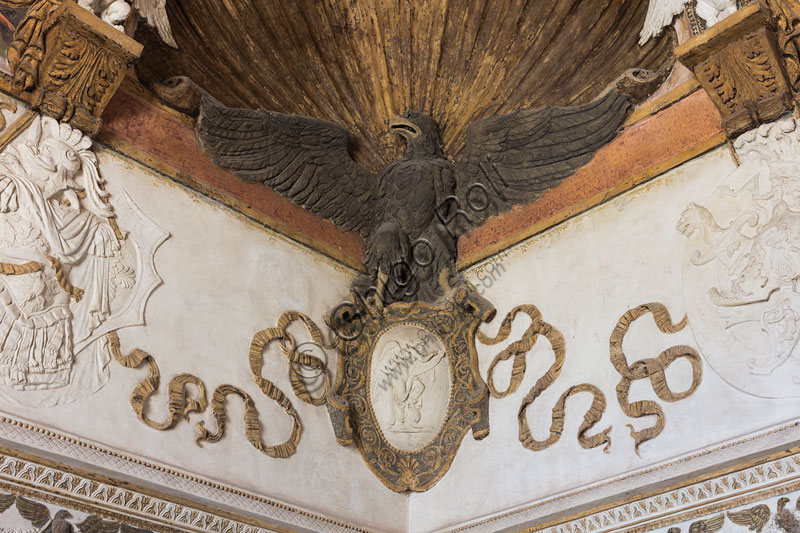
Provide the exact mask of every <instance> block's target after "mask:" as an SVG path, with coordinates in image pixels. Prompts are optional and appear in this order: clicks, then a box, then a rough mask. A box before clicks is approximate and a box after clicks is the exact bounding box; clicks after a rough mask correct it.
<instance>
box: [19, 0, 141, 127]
mask: <svg viewBox="0 0 800 533" xmlns="http://www.w3.org/2000/svg"><path fill="white" fill-rule="evenodd" d="M141 51H142V45H141V44H139V43H138V42H136V41H135V40H133V39H132V38H130V37H128V36H127V35H125V34H123V33H122V32H119V31H117V30H116V29H114V28H113V27H112V26H110V25H109V24H106V23H105V22H103V21H102V20H100V19H99V18H97V17H96V16H94V15H93V14H92V13H90V12H88V11H86V10H85V9H83V8H81V7H80V6H79V5H78V4H76V3H75V2H73V1H71V0H68V1H64V2H60V1H55V0H43V1H41V2H38V3H36V4H35V5H33V6H32V7H31V8H30V9H29V11H28V15H27V17H26V18H25V20H23V22H22V23H21V24H20V25H19V27H18V30H17V34H16V35H15V40H14V43H12V46H11V49H10V50H9V63H10V65H11V67H12V69H13V71H14V87H15V91H16V92H17V95H18V96H19V97H21V98H23V99H24V100H27V101H28V102H30V104H31V106H32V108H34V109H36V110H38V111H40V112H41V113H43V114H45V115H47V116H50V117H53V118H55V119H57V120H59V121H61V122H69V123H70V124H71V125H72V126H74V127H76V128H78V129H80V130H82V131H83V132H85V133H88V134H89V135H94V134H95V133H97V131H98V130H99V129H100V123H101V121H100V116H101V114H102V113H103V110H104V109H105V108H106V106H107V105H108V102H109V101H110V100H111V97H112V96H113V95H114V93H115V92H116V90H117V89H118V88H119V86H120V84H121V83H122V80H123V79H124V78H125V73H126V71H127V68H128V66H130V65H131V64H132V63H133V62H134V61H135V60H136V59H137V58H138V57H139V55H140V54H141Z"/></svg>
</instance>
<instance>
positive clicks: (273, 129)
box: [197, 98, 378, 238]
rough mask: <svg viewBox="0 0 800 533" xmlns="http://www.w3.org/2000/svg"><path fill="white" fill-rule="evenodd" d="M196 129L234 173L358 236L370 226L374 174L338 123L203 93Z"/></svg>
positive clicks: (208, 148) (374, 199) (222, 164)
mask: <svg viewBox="0 0 800 533" xmlns="http://www.w3.org/2000/svg"><path fill="white" fill-rule="evenodd" d="M197 130H198V137H199V138H200V143H201V145H202V147H203V149H204V150H205V151H206V152H208V153H209V154H210V155H211V157H212V159H213V160H214V162H215V163H216V164H217V165H218V166H220V167H222V168H226V169H229V170H232V171H233V172H234V174H236V175H237V176H238V177H239V178H241V179H243V180H246V181H259V182H262V183H264V185H267V186H269V187H271V188H273V189H275V191H276V192H278V193H280V194H281V195H283V196H288V197H289V198H290V199H291V200H292V201H293V202H294V203H296V204H299V205H302V206H304V207H305V208H307V209H310V210H311V211H313V212H314V213H316V214H317V215H319V216H321V217H324V218H327V219H330V220H332V221H333V222H334V223H335V224H337V225H339V226H340V227H342V228H343V229H345V230H349V231H357V232H359V233H360V234H361V236H362V237H365V238H366V237H367V236H368V235H369V233H370V231H371V230H372V229H373V225H374V218H375V217H374V214H375V208H376V204H377V197H378V193H377V186H378V179H377V177H376V176H375V175H374V174H372V173H371V172H369V171H368V170H367V169H365V168H364V167H362V166H361V165H359V164H358V163H356V162H355V161H353V159H352V158H351V157H350V154H349V152H348V144H349V140H350V136H349V135H348V133H347V130H345V129H344V128H343V127H341V126H339V125H338V124H334V123H332V122H328V121H325V120H321V119H316V118H308V117H300V116H296V115H284V114H282V113H275V112H272V111H262V110H255V111H254V110H249V109H232V108H228V107H225V106H223V105H221V104H220V103H218V102H215V101H214V100H212V99H210V98H205V99H204V100H203V103H202V105H201V106H200V116H199V118H198V121H197Z"/></svg>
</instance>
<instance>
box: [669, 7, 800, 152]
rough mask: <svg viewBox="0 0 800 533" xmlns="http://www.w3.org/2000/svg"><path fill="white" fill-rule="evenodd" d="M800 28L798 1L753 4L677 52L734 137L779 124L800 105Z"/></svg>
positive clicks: (726, 128)
mask: <svg viewBox="0 0 800 533" xmlns="http://www.w3.org/2000/svg"><path fill="white" fill-rule="evenodd" d="M795 28H800V3H799V2H797V0H763V1H762V2H750V3H748V4H747V5H745V6H744V7H742V8H741V9H740V10H739V11H737V12H736V13H734V14H733V15H731V16H730V17H728V18H726V19H725V20H723V21H722V22H720V23H718V24H716V25H714V26H712V27H711V28H710V29H708V30H706V31H704V32H703V33H701V34H700V35H697V36H696V37H694V38H692V39H690V40H688V41H686V42H685V43H683V44H681V45H680V46H678V47H677V48H675V55H676V56H677V57H678V59H679V60H680V62H681V63H683V64H684V65H686V66H687V67H688V68H689V69H691V70H692V71H693V72H694V74H695V76H696V77H697V79H698V81H699V82H700V84H701V85H702V86H703V88H704V89H705V90H706V92H707V93H708V95H709V96H710V97H711V100H712V101H713V102H714V104H715V105H716V106H717V108H718V109H719V111H720V113H721V114H722V127H723V129H724V131H725V133H726V134H727V135H728V137H734V136H736V135H739V134H740V133H743V132H745V131H747V130H750V129H752V128H755V127H757V126H758V125H760V124H763V123H766V122H771V121H773V120H775V119H777V118H778V117H780V116H781V115H783V114H784V113H786V112H787V111H790V110H791V109H792V105H793V102H797V101H798V96H797V95H798V90H800V84H799V83H798V81H800V76H793V75H792V74H791V73H792V72H793V71H795V70H797V64H798V63H797V56H798V53H797V45H798V42H797V38H798V36H797V35H796V34H797V32H796V30H795ZM787 73H788V75H787Z"/></svg>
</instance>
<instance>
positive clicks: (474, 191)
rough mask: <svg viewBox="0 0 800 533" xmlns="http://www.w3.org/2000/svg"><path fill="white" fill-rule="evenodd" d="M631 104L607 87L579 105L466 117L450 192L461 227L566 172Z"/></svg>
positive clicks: (598, 144)
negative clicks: (462, 220) (471, 119)
mask: <svg viewBox="0 0 800 533" xmlns="http://www.w3.org/2000/svg"><path fill="white" fill-rule="evenodd" d="M631 108H632V105H631V103H630V101H629V100H628V98H627V97H626V96H624V95H623V94H621V93H620V92H619V91H618V90H616V88H613V89H610V90H608V91H607V92H606V93H605V94H604V95H602V96H600V97H598V98H597V99H595V100H594V101H592V102H590V103H588V104H584V105H578V106H572V107H544V108H541V109H535V110H519V111H515V112H514V113H510V114H508V115H499V116H495V117H489V118H485V119H482V120H479V121H477V122H474V123H472V124H471V125H470V126H469V128H468V129H467V143H466V148H465V152H464V155H463V157H462V159H461V160H460V161H458V162H457V163H456V176H457V178H456V179H457V192H456V196H457V197H458V199H459V204H460V207H461V209H462V210H463V211H465V212H467V214H468V217H467V220H466V221H465V222H466V224H467V225H468V226H469V227H467V228H462V229H464V230H467V229H470V228H472V227H475V226H477V225H479V224H480V223H481V222H482V221H483V220H484V219H486V218H488V217H490V216H493V215H497V214H499V213H502V212H503V211H506V210H508V209H510V208H511V206H513V205H514V204H518V203H528V202H532V201H534V200H536V199H538V198H539V197H540V196H541V195H542V194H543V193H544V192H545V191H546V190H548V189H550V188H552V187H554V186H555V185H557V184H558V183H560V182H561V181H562V180H563V179H564V178H567V177H568V176H570V175H572V173H574V172H575V170H577V169H578V168H579V167H581V166H583V165H585V164H586V163H588V162H589V161H590V160H591V159H592V157H593V156H594V154H595V152H596V151H597V150H599V149H600V148H602V147H603V146H604V145H605V144H607V143H608V142H609V141H610V140H611V139H613V138H614V136H615V135H616V134H617V130H618V129H619V128H620V126H622V123H623V122H624V121H625V119H626V118H627V115H628V112H629V111H630V109H631ZM467 206H468V207H469V209H467V208H466V207H467Z"/></svg>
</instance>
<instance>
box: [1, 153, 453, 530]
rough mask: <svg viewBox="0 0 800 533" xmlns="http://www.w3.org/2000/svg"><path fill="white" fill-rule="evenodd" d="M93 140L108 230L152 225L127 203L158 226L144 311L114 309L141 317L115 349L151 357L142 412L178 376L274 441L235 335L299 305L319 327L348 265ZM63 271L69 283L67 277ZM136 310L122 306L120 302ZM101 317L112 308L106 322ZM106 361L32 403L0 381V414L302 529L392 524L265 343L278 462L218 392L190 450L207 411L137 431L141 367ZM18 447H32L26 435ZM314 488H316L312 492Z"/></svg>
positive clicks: (319, 410) (398, 507) (380, 493)
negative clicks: (295, 417) (135, 397)
mask: <svg viewBox="0 0 800 533" xmlns="http://www.w3.org/2000/svg"><path fill="white" fill-rule="evenodd" d="M95 150H96V152H97V154H98V168H99V173H100V175H101V176H102V177H103V178H104V180H105V184H104V186H105V189H106V191H107V192H108V194H109V199H110V202H111V204H110V205H111V206H112V207H113V208H114V211H115V214H116V215H117V216H116V218H117V220H118V222H119V227H120V229H121V230H122V231H123V232H127V233H126V238H128V239H132V238H134V237H138V236H140V235H143V236H144V237H151V238H152V237H153V236H154V235H155V233H150V234H147V233H141V232H136V231H135V229H136V228H135V225H134V224H132V223H131V222H132V221H134V220H135V216H134V215H136V216H138V214H139V213H146V218H147V219H149V220H152V221H153V222H152V225H153V227H154V228H164V231H166V232H169V234H170V238H169V239H167V240H166V241H165V242H164V243H163V244H162V245H161V246H160V247H158V250H157V252H155V247H151V248H147V247H146V246H142V250H145V251H146V250H151V251H153V252H155V265H156V266H157V273H158V277H159V278H161V279H162V280H163V283H162V284H161V285H159V286H158V288H157V289H156V290H155V291H153V292H152V294H151V296H150V298H149V300H148V302H147V306H146V310H144V311H143V312H142V313H141V314H140V313H134V314H129V315H128V319H129V320H128V324H138V323H141V322H139V321H138V320H139V318H144V323H145V326H144V327H126V328H123V329H121V330H119V338H120V344H121V351H122V352H123V354H128V353H129V352H131V351H132V350H134V349H135V348H141V349H143V350H145V351H146V352H147V353H149V354H152V357H153V360H154V361H155V362H156V363H157V364H158V367H159V370H160V374H161V376H162V378H161V379H162V381H161V385H160V387H159V389H158V392H156V394H154V395H153V396H152V398H150V399H149V400H148V401H147V402H146V405H145V408H144V413H145V414H146V415H147V417H149V418H150V419H152V420H156V421H158V422H160V421H161V420H163V419H164V418H165V417H166V416H167V413H166V411H167V409H166V406H167V404H168V401H167V391H166V389H167V386H168V383H169V382H170V381H171V380H172V379H174V378H175V377H176V376H180V375H182V374H185V373H191V374H193V375H196V376H197V378H198V379H199V380H201V381H202V383H204V384H205V386H206V387H207V389H208V396H209V399H210V397H211V393H212V392H213V391H214V390H215V389H216V388H217V387H219V386H222V385H228V384H230V385H233V386H236V387H239V388H240V389H241V390H243V391H245V392H246V393H247V394H249V395H250V397H251V398H253V401H254V403H255V407H256V408H257V409H258V418H259V421H260V423H261V424H262V427H261V435H262V438H263V440H264V441H265V442H266V443H267V444H276V443H279V442H281V441H283V440H284V439H285V438H286V435H287V434H289V431H290V429H291V425H290V420H287V419H288V417H287V416H286V414H285V412H284V411H283V410H282V409H281V408H279V407H278V406H277V405H276V404H275V403H274V402H272V401H271V400H270V399H269V398H267V397H265V396H264V394H263V392H262V391H261V390H259V388H258V386H257V385H256V384H255V383H254V381H253V376H252V375H251V372H250V368H249V365H248V346H249V343H250V341H251V339H252V338H253V335H254V334H255V333H256V332H258V331H260V330H262V329H264V328H267V327H270V326H273V325H274V324H275V322H276V321H277V319H278V317H279V316H280V315H281V313H282V312H283V311H285V310H287V309H298V310H303V311H304V312H307V313H308V314H309V315H310V316H312V317H314V318H315V320H317V321H318V322H319V323H322V320H321V317H322V315H323V313H324V312H326V311H329V310H330V309H331V308H333V307H334V306H335V305H336V304H338V303H339V302H340V301H341V298H343V297H344V295H346V294H347V287H348V284H349V281H350V278H351V277H352V275H353V274H352V273H351V272H350V271H349V270H347V269H344V268H342V267H340V266H337V265H335V264H333V263H332V262H331V261H329V260H327V259H324V258H321V257H320V256H319V255H318V254H316V253H313V252H311V251H309V250H307V249H305V248H303V247H301V246H299V245H297V244H295V243H291V242H290V241H288V240H286V239H284V238H282V237H278V236H275V235H272V234H269V233H267V232H265V231H264V229H263V228H262V227H256V225H254V224H253V223H251V222H248V221H246V220H245V219H244V218H243V217H240V216H238V215H234V214H232V213H231V212H230V211H229V210H228V209H226V208H223V207H222V206H220V205H219V204H217V203H215V202H213V201H212V200H209V199H207V198H204V197H202V196H200V195H197V194H194V193H191V192H188V191H187V190H186V189H184V188H183V187H180V186H177V185H175V184H174V183H172V182H169V181H168V180H166V179H164V178H162V177H158V176H156V175H154V174H153V173H151V172H149V171H147V170H145V169H144V168H143V167H141V166H140V165H139V164H138V163H134V162H131V161H129V160H127V159H124V158H122V157H120V156H118V155H117V154H115V153H113V152H110V151H108V150H105V149H103V148H102V147H96V148H95ZM128 198H129V199H130V202H128V200H127V199H128ZM128 205H130V207H128ZM134 206H139V208H140V209H138V210H137V209H136V208H135V207H134ZM145 242H146V241H145ZM124 250H125V249H124V248H123V251H124ZM131 252H132V254H131V255H130V256H127V257H128V259H127V263H126V264H127V265H128V266H130V267H131V268H132V269H133V270H134V271H135V272H136V273H137V276H138V277H137V281H139V280H140V279H142V277H141V275H140V273H141V272H146V271H147V268H142V264H143V263H145V262H146V257H145V253H144V252H142V253H141V256H140V255H137V254H138V253H139V252H138V251H137V250H136V249H135V247H133V246H132V247H131ZM138 257H141V260H138V259H137V258H138ZM153 273H154V274H155V271H153ZM75 276H77V272H76V273H75ZM70 281H71V282H72V284H73V285H75V286H79V283H78V278H77V277H74V278H73V277H71V278H70ZM151 281H154V282H155V278H153V279H152V280H151ZM131 290H135V287H134V288H132V289H130V290H128V292H127V293H123V294H131ZM136 307H137V306H130V305H129V306H126V307H125V308H126V309H128V311H130V309H132V308H136ZM138 309H139V310H140V311H141V308H138ZM134 318H136V320H134ZM111 319H113V315H112V316H111V317H109V319H108V323H110V321H111ZM106 324H107V323H104V326H105V325H106ZM111 326H114V325H113V324H111ZM111 326H109V327H111ZM114 327H115V328H116V327H119V325H117V326H114ZM103 338H104V337H101V339H103ZM298 338H300V337H298ZM84 353H85V352H84ZM81 355H83V354H79V356H78V357H77V358H76V360H78V361H79V360H80V357H81ZM335 363H336V360H335V354H331V360H330V361H329V364H330V365H331V366H335ZM106 368H107V371H109V372H110V379H108V381H107V382H106V384H105V386H103V388H101V389H100V390H98V391H97V392H95V393H94V394H92V395H89V396H86V397H84V398H81V399H77V400H76V401H73V402H68V403H62V404H59V405H56V406H54V407H49V408H45V409H43V408H41V407H37V406H36V405H37V402H35V401H30V402H24V403H20V402H19V401H16V400H17V398H16V396H15V397H14V399H13V400H12V399H11V398H9V397H8V396H9V394H15V395H16V394H20V395H28V394H30V393H33V394H36V393H41V392H50V391H16V389H13V388H11V387H8V386H4V392H5V394H4V395H1V396H0V411H2V412H4V413H8V414H9V415H10V416H11V417H14V418H17V419H22V420H25V421H29V422H31V423H33V424H34V425H36V426H40V427H44V428H51V429H53V430H55V431H57V432H63V433H66V434H69V435H74V436H75V437H76V438H78V439H82V440H86V441H87V442H93V443H98V444H99V445H101V446H103V447H107V448H109V449H111V450H115V453H116V452H118V453H120V454H123V455H126V456H130V457H131V458H133V459H136V458H141V459H143V460H145V461H148V462H153V463H155V464H158V465H165V467H169V468H175V469H177V470H179V471H183V472H189V473H197V474H198V475H201V476H203V477H204V478H206V479H212V480H215V481H217V482H219V483H220V484H222V485H223V486H226V487H230V488H231V490H234V491H242V490H243V491H245V492H247V493H249V494H253V495H254V496H257V497H258V498H264V499H265V500H267V501H273V502H276V503H275V505H276V506H278V507H279V508H280V507H281V506H285V507H290V508H293V509H297V510H298V512H297V514H295V513H293V512H289V511H287V512H283V511H281V512H280V513H278V514H279V515H281V513H282V515H285V516H282V518H281V520H286V521H287V523H290V524H299V525H301V527H304V528H308V529H310V530H327V529H326V527H327V526H325V525H324V521H323V522H319V521H318V520H317V519H310V518H304V517H307V516H309V515H310V516H318V517H325V518H326V519H330V520H332V521H333V523H348V524H353V525H354V527H357V528H358V527H361V528H364V527H366V528H373V529H377V530H381V531H404V530H405V529H404V528H405V525H404V524H405V514H406V508H405V502H406V501H407V500H406V498H405V497H404V496H402V495H398V494H395V493H392V492H391V491H388V490H386V489H385V488H384V487H383V486H382V485H381V483H380V481H379V480H378V479H377V478H375V476H374V475H373V474H372V473H371V472H370V471H369V469H368V468H367V467H366V466H365V465H364V464H363V462H362V460H361V458H360V456H359V455H358V453H357V452H355V451H354V450H349V449H346V448H342V447H340V446H338V445H337V444H336V440H335V437H334V435H333V431H332V429H331V426H330V421H329V419H328V416H327V413H326V412H325V409H324V407H316V406H311V405H307V404H303V403H302V402H300V401H299V400H298V399H297V398H296V397H295V396H294V395H293V394H292V387H291V384H290V383H289V378H288V375H287V362H286V359H285V357H284V356H283V355H281V354H280V351H279V350H278V349H277V348H276V347H274V346H272V347H270V348H269V349H268V350H265V355H264V364H263V368H262V373H263V375H264V376H265V377H267V378H268V379H270V380H272V381H274V383H275V384H276V386H277V387H278V388H280V389H281V390H282V391H284V392H285V393H286V394H287V396H288V397H289V398H290V401H291V402H292V404H293V405H294V406H295V408H296V409H297V411H298V412H299V417H300V419H301V420H302V423H303V428H302V433H301V440H300V443H299V445H298V449H297V452H296V453H295V454H294V455H293V456H291V457H290V458H288V459H280V458H273V457H268V456H266V455H264V454H263V453H261V452H260V451H258V450H257V449H256V448H254V447H253V445H252V444H251V443H250V442H248V440H247V435H246V434H245V424H244V423H243V421H242V407H241V403H240V402H239V401H238V399H233V398H231V399H228V400H227V401H226V402H225V404H226V410H227V412H228V417H229V420H228V427H227V428H226V431H225V435H224V437H223V438H222V439H221V440H220V442H218V443H203V447H202V448H201V447H197V446H195V444H194V442H195V438H196V436H197V434H198V427H197V424H198V423H199V422H200V421H203V422H205V424H206V427H207V428H214V427H215V422H214V418H213V417H212V414H211V409H210V408H208V409H206V410H205V411H204V412H203V413H200V414H196V413H195V414H192V415H191V416H190V417H189V418H188V420H187V419H184V418H183V417H179V419H178V420H179V423H178V425H177V427H175V428H174V429H170V430H168V431H158V430H156V429H153V428H151V427H148V426H146V425H145V424H142V422H141V421H140V420H139V419H137V413H136V412H135V411H134V409H133V408H132V406H131V397H132V393H133V391H134V390H135V389H136V387H137V386H138V385H140V383H141V382H142V381H143V380H144V379H145V378H146V377H147V371H146V370H145V368H141V369H140V368H137V369H130V368H124V367H123V366H121V365H119V364H117V363H115V362H113V361H112V363H111V364H109V365H108V366H107V367H106ZM440 370H441V369H437V370H436V372H439V371H440ZM445 378H446V376H445ZM437 381H438V378H437ZM443 383H446V379H445V380H443ZM188 394H189V397H191V398H196V397H197V390H196V389H195V388H191V387H190V389H189V391H188ZM38 405H41V404H40V403H39V404H38ZM14 435H15V437H14V438H16V434H14ZM4 436H8V437H9V439H10V436H9V435H2V436H0V438H2V437H4ZM11 440H12V442H13V439H11ZM20 444H24V445H26V446H29V445H32V446H34V447H39V444H36V443H34V444H31V443H24V442H20ZM48 451H50V452H54V453H57V454H59V455H60V454H65V455H66V456H71V455H72V453H73V451H70V450H66V449H65V450H62V449H60V448H59V449H56V450H52V449H51V450H48ZM81 460H82V461H83V460H86V459H85V458H84V459H81ZM103 468H108V467H107V466H103ZM112 468H116V467H114V466H112ZM145 470H147V469H145ZM145 473H146V472H139V471H137V472H136V473H132V474H131V475H133V476H134V477H135V478H137V479H138V478H139V476H145V477H143V478H141V479H142V481H146V482H148V483H156V484H158V485H164V486H165V487H171V483H172V482H171V481H169V480H168V479H166V478H165V479H162V477H161V476H160V475H159V476H156V478H153V479H152V480H151V478H150V476H149V474H148V475H145ZM171 490H173V489H171ZM174 490H179V491H181V492H182V493H184V494H188V495H189V496H190V497H191V495H192V494H194V489H191V490H190V489H187V488H186V487H184V486H180V487H175V489H174ZM320 494H325V495H326V496H325V497H324V498H321V497H320ZM256 508H257V509H259V511H257V512H264V513H266V514H269V513H267V510H268V508H269V506H265V505H260V504H259V506H257V507H256ZM246 512H253V511H252V510H251V509H246ZM304 513H306V514H304ZM291 517H295V519H292V518H291ZM315 524H316V525H315ZM345 529H346V528H345ZM331 530H336V527H333V528H332V529H331Z"/></svg>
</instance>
